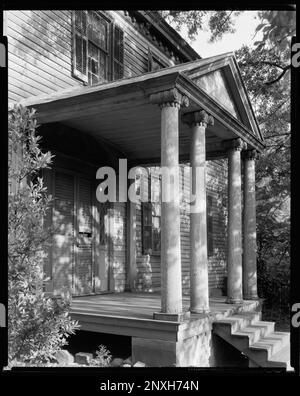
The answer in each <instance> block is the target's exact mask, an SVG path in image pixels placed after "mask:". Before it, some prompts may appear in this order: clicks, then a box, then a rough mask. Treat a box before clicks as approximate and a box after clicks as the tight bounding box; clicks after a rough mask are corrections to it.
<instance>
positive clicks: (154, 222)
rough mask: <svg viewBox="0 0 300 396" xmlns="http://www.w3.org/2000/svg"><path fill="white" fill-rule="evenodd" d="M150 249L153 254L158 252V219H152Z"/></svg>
mask: <svg viewBox="0 0 300 396" xmlns="http://www.w3.org/2000/svg"><path fill="white" fill-rule="evenodd" d="M152 248H153V251H154V252H160V217H153V218H152Z"/></svg>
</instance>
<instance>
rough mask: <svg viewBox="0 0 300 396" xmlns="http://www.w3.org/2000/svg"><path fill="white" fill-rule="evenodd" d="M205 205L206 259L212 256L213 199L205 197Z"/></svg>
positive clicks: (209, 196)
mask: <svg viewBox="0 0 300 396" xmlns="http://www.w3.org/2000/svg"><path fill="white" fill-rule="evenodd" d="M206 204H207V208H206V210H207V212H206V213H207V220H206V227H207V255H208V257H210V256H212V255H213V254H214V246H213V197H212V196H211V195H208V196H207V200H206Z"/></svg>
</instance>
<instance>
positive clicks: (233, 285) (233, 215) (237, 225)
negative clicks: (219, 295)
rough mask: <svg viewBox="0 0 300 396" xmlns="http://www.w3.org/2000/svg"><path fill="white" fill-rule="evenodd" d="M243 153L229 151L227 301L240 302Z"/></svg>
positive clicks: (234, 150) (241, 297)
mask: <svg viewBox="0 0 300 396" xmlns="http://www.w3.org/2000/svg"><path fill="white" fill-rule="evenodd" d="M241 222H242V219H241V153H240V150H239V149H235V148H233V149H230V150H229V151H228V236H227V302H228V303H240V302H242V301H243V295H242V237H241V225H242V224H241Z"/></svg>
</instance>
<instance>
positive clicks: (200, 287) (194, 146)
mask: <svg viewBox="0 0 300 396" xmlns="http://www.w3.org/2000/svg"><path fill="white" fill-rule="evenodd" d="M182 120H183V122H185V123H187V124H189V125H190V127H191V151H190V166H191V200H190V201H191V202H190V212H191V213H190V311H191V312H192V313H204V312H208V311H209V289H208V262H207V229H206V182H205V164H206V154H205V152H206V148H205V131H206V127H207V124H213V118H212V117H211V116H209V115H208V114H207V113H206V112H205V111H204V110H201V111H198V112H194V113H187V114H185V115H184V116H183V117H182Z"/></svg>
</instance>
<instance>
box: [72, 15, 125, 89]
mask: <svg viewBox="0 0 300 396" xmlns="http://www.w3.org/2000/svg"><path fill="white" fill-rule="evenodd" d="M78 11H80V12H84V13H85V14H86V21H87V22H88V14H89V13H95V14H96V15H97V16H98V17H100V18H102V19H104V20H105V21H106V22H107V50H104V49H103V48H102V47H100V46H99V45H98V44H97V43H96V42H94V41H93V40H92V39H91V38H89V35H88V27H87V26H86V32H85V35H84V34H82V33H81V37H83V39H84V40H86V74H84V73H82V72H80V70H78V69H77V67H76V62H77V58H76V56H77V55H76V34H77V35H78V32H77V31H76V24H75V18H76V12H78ZM116 30H118V31H120V32H121V35H122V44H121V45H122V62H121V61H119V60H117V59H116V58H115V57H114V50H115V34H116V33H115V32H116ZM124 37H125V32H124V30H123V29H122V28H121V27H120V26H119V25H118V24H117V23H115V22H114V21H113V18H112V17H111V16H110V15H108V14H107V13H106V12H105V11H94V10H76V11H73V12H72V76H73V77H74V78H76V79H78V80H80V81H81V82H83V83H84V85H91V86H92V85H95V84H99V83H101V82H108V81H114V75H115V71H114V63H115V62H116V63H118V66H119V70H121V73H119V76H118V79H121V78H124V41H125V40H124ZM89 43H91V44H92V45H93V46H95V47H96V48H97V49H98V50H99V51H100V52H102V53H106V55H107V62H106V68H107V70H106V78H104V79H102V78H100V73H99V77H98V78H99V81H98V82H97V83H95V84H92V83H89V58H90V57H89ZM99 68H100V65H99Z"/></svg>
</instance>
